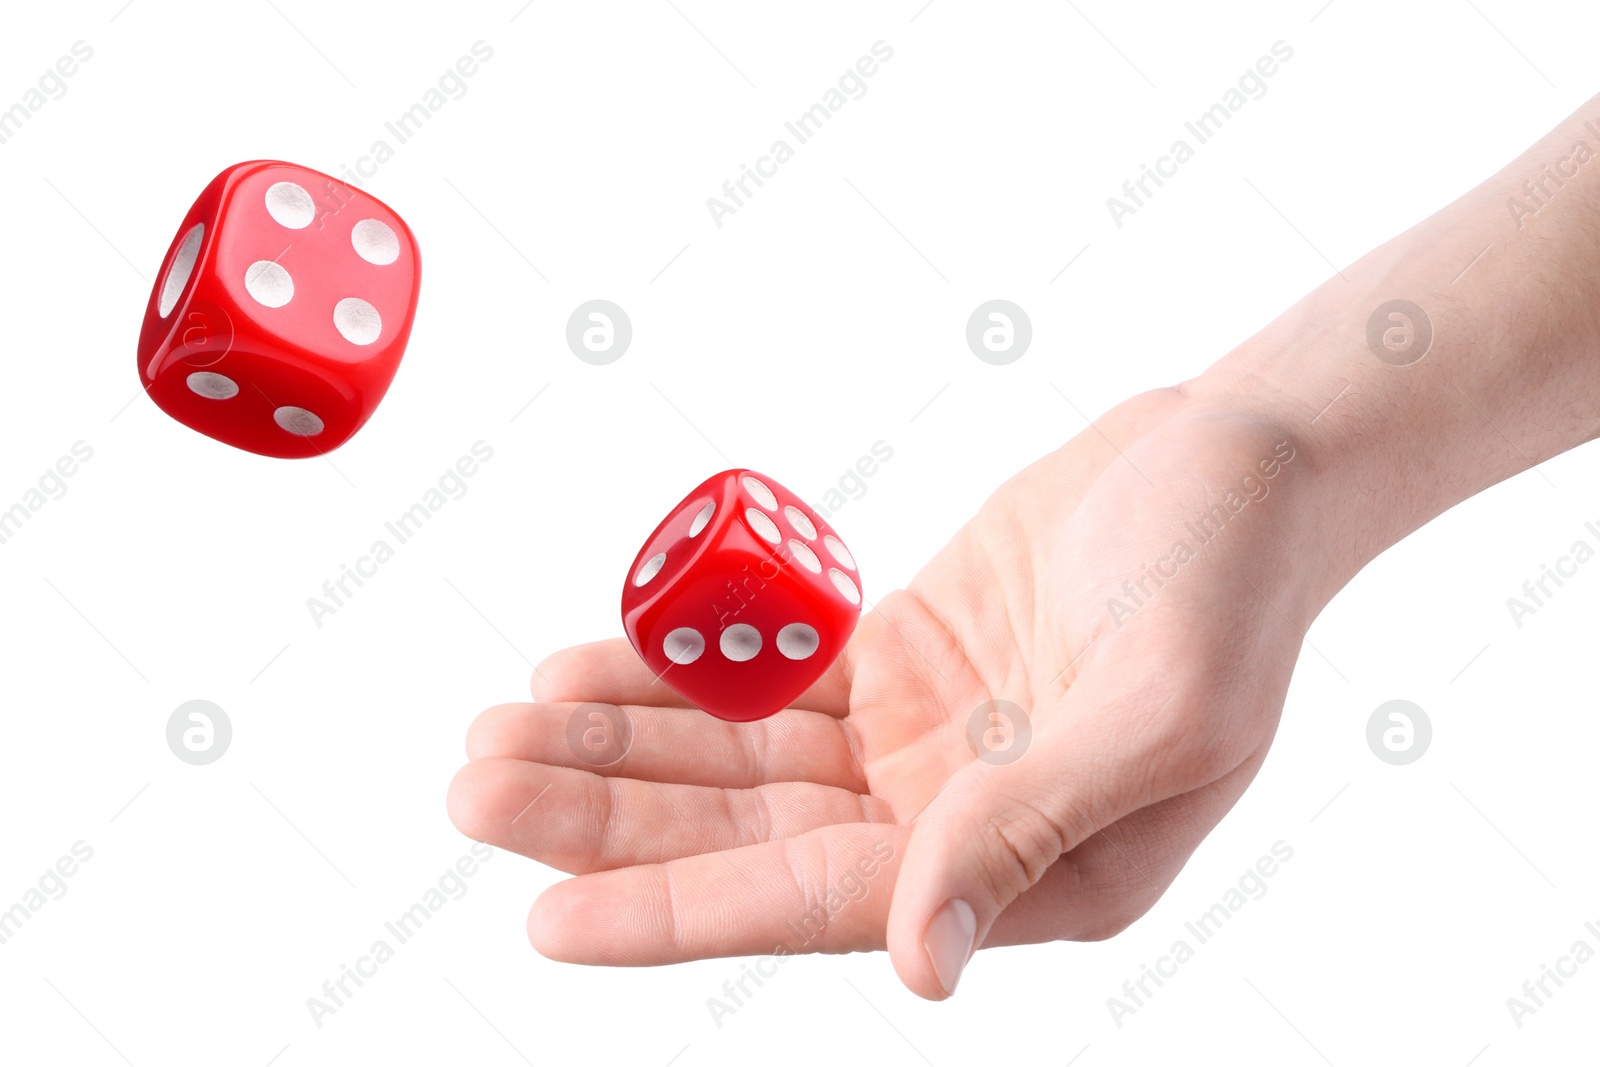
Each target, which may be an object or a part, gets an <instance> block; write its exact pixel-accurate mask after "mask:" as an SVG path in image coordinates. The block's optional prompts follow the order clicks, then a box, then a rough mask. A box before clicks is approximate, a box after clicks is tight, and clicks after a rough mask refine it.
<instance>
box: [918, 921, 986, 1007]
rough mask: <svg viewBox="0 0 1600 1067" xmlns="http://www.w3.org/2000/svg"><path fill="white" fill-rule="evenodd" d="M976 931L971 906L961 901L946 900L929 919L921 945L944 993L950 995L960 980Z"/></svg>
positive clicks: (975, 922) (970, 952)
mask: <svg viewBox="0 0 1600 1067" xmlns="http://www.w3.org/2000/svg"><path fill="white" fill-rule="evenodd" d="M977 932H978V919H977V916H975V915H973V914H972V905H970V904H968V903H967V902H966V901H964V900H947V901H945V902H944V906H943V907H942V908H940V909H939V910H938V911H936V912H934V913H933V918H932V919H929V920H928V929H927V932H925V933H924V934H923V935H922V948H923V950H924V951H925V952H927V954H928V962H929V963H932V964H933V973H934V974H936V975H938V976H939V984H940V985H942V986H944V991H945V993H946V995H949V994H953V993H954V992H955V991H956V983H957V982H959V981H961V971H962V969H963V968H964V967H966V965H967V958H968V957H970V956H971V955H972V938H973V936H974V935H975V934H976V933H977Z"/></svg>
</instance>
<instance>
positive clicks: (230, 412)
mask: <svg viewBox="0 0 1600 1067" xmlns="http://www.w3.org/2000/svg"><path fill="white" fill-rule="evenodd" d="M420 281H421V265H420V263H419V260H418V258H417V242H416V238H415V237H413V236H412V234H411V230H410V228H409V227H407V226H406V224H405V223H404V222H403V221H402V220H401V218H400V216H399V215H396V214H395V213H394V212H393V211H391V210H390V209H389V208H388V207H386V206H384V205H383V204H382V203H379V202H378V201H377V200H375V199H373V198H372V197H371V196H369V195H367V194H366V193H364V192H361V191H360V190H358V189H353V188H351V187H350V186H349V185H347V184H345V183H344V182H341V181H339V180H338V179H336V178H331V177H329V176H328V175H326V174H320V173H318V172H317V171H314V170H310V169H308V168H306V167H299V166H295V165H294V164H291V163H279V162H274V161H271V160H256V161H254V162H250V163H239V164H237V165H235V166H232V167H229V168H228V169H227V170H225V171H223V172H222V173H221V174H219V175H217V176H216V178H214V179H213V180H212V182H211V184H210V185H208V186H206V188H205V191H204V192H202V193H201V194H200V197H199V199H197V200H196V201H195V202H194V206H193V207H191V208H190V209H189V214H188V215H187V216H186V217H185V218H184V220H183V223H182V224H181V225H180V226H179V227H178V232H177V235H176V236H175V237H174V238H173V240H172V247H171V248H170V249H168V251H167V257H166V259H165V261H164V262H163V263H162V267H161V272H160V273H159V274H158V275H157V276H156V283H155V287H154V288H153V290H152V291H151V293H150V303H149V306H148V307H147V308H146V310H145V316H144V328H143V329H142V330H141V331H140V334H139V354H138V359H139V378H140V382H141V384H142V385H143V386H144V388H145V390H146V391H147V392H148V393H149V394H150V397H151V399H152V400H154V401H155V402H156V403H157V404H158V405H159V406H160V407H161V409H162V410H163V411H165V412H166V413H167V414H169V415H171V416H172V417H173V418H174V419H176V420H178V421H179V422H181V423H184V424H185V425H187V426H189V427H191V428H193V429H196V430H198V431H200V432H201V433H203V434H207V435H209V436H211V437H214V438H216V439H217V440H219V441H223V442H225V443H227V444H230V445H233V446H234V447H236V448H242V449H245V450H246V451H249V452H259V453H261V454H262V455H267V456H281V457H300V456H315V455H321V454H323V453H325V452H329V451H331V450H332V449H335V448H338V447H339V446H340V445H342V444H344V443H345V442H346V441H348V440H349V439H350V438H351V436H352V435H354V434H355V432H356V431H357V430H359V429H361V427H362V425H363V424H364V423H365V422H366V421H367V419H368V418H369V417H371V415H372V413H373V411H374V410H375V409H376V408H377V406H378V402H379V401H381V400H382V399H383V394H384V393H385V392H386V391H387V390H388V388H389V383H390V382H391V381H392V380H393V379H394V374H395V371H396V369H398V367H399V366H400V357H401V355H402V354H404V352H405V348H406V341H407V339H408V338H409V337H410V336H411V322H412V318H413V316H414V314H415V312H416V306H417V288H418V285H419V283H420Z"/></svg>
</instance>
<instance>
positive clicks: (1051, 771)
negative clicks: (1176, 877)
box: [888, 676, 1212, 1000]
mask: <svg viewBox="0 0 1600 1067" xmlns="http://www.w3.org/2000/svg"><path fill="white" fill-rule="evenodd" d="M1093 688H1094V683H1093V682H1092V681H1091V680H1090V679H1089V678H1087V677H1082V676H1080V678H1079V679H1078V680H1077V681H1075V683H1074V686H1073V688H1072V689H1071V690H1069V691H1068V693H1067V694H1066V695H1065V696H1063V697H1060V698H1058V699H1057V700H1056V701H1055V702H1053V704H1051V705H1046V706H1043V707H1040V708H1038V709H1036V710H1034V711H1032V712H1029V711H1026V710H1024V709H1022V708H1020V707H1018V706H1017V705H1015V704H1009V703H1007V702H1004V701H996V702H994V703H991V704H987V705H984V706H983V707H981V708H979V709H977V710H975V711H974V713H973V718H974V722H973V725H972V730H971V733H972V734H973V735H975V736H973V738H972V741H973V747H974V753H975V758H974V760H973V761H972V762H971V763H969V764H967V765H966V766H964V767H962V768H961V770H959V771H957V772H956V773H955V774H953V775H952V776H951V778H950V780H949V782H948V783H947V784H946V786H945V788H944V789H943V791H941V792H940V793H939V795H938V796H936V797H935V798H934V800H933V801H932V802H931V803H930V804H929V805H928V806H927V807H926V808H925V809H924V810H923V811H922V812H921V814H919V815H918V816H917V817H916V819H915V820H914V824H913V827H912V832H911V838H910V840H909V842H907V844H906V848H905V852H904V859H903V861H902V864H901V868H900V873H899V875H898V877H897V878H896V880H895V888H894V898H893V901H892V903H891V905H890V909H889V923H888V943H889V953H890V956H891V958H892V960H893V962H894V967H895V971H896V972H897V973H898V974H899V975H900V980H901V981H902V982H904V983H905V984H906V986H907V988H909V989H910V990H911V991H912V992H914V993H916V994H917V995H919V996H922V997H927V998H928V999H930V1000H943V999H944V998H945V997H948V996H950V995H951V994H952V993H954V992H955V989H956V983H957V981H958V980H959V979H960V977H961V972H962V970H963V969H964V968H965V967H966V965H967V961H968V960H969V959H970V958H971V955H972V953H973V951H974V950H975V949H976V948H977V947H978V946H979V945H982V944H983V941H984V937H985V935H987V933H988V931H989V928H990V927H991V926H993V925H994V922H995V920H996V919H997V918H999V916H1000V913H1001V912H1002V911H1004V910H1005V908H1006V907H1007V906H1009V905H1010V904H1011V903H1012V901H1014V900H1016V899H1017V897H1019V896H1021V895H1022V893H1023V892H1024V891H1025V890H1027V889H1028V888H1029V887H1030V886H1032V885H1033V884H1034V883H1036V882H1038V881H1039V879H1040V878H1042V877H1043V876H1044V874H1045V872H1046V871H1047V870H1049V868H1050V866H1051V865H1052V864H1053V863H1055V861H1056V860H1058V859H1060V858H1061V856H1062V855H1063V854H1065V853H1067V852H1069V851H1071V850H1072V849H1074V848H1076V847H1077V846H1078V845H1079V844H1081V843H1082V842H1083V841H1084V840H1086V839H1087V838H1088V837H1089V836H1090V835H1091V834H1093V833H1095V832H1096V831H1098V830H1099V829H1100V828H1102V827H1104V826H1108V825H1110V824H1111V823H1113V822H1115V821H1116V820H1118V819H1120V818H1122V817H1123V816H1124V815H1127V814H1128V813H1130V812H1132V811H1135V810H1137V809H1139V808H1142V807H1145V806H1146V805H1149V804H1153V803H1155V802H1157V801H1159V800H1163V799H1165V798H1166V797H1168V796H1173V795H1176V794H1178V793H1183V792H1187V791H1189V790H1190V789H1192V788H1198V787H1199V786H1200V785H1202V784H1204V782H1203V781H1200V780H1197V779H1202V778H1204V776H1205V774H1207V773H1209V771H1210V770H1211V768H1210V767H1209V766H1208V764H1210V763H1211V762H1212V761H1211V759H1209V758H1207V757H1206V755H1205V753H1204V751H1203V747H1202V746H1200V745H1198V744H1196V743H1194V742H1193V741H1190V742H1188V743H1185V742H1184V741H1182V740H1181V738H1180V735H1182V734H1184V733H1188V735H1189V736H1190V737H1193V736H1194V734H1195V733H1197V732H1198V731H1193V732H1191V731H1185V730H1184V729H1183V727H1182V723H1181V721H1180V720H1181V718H1182V716H1181V715H1177V714H1174V713H1173V709H1174V707H1175V705H1173V704H1172V702H1171V701H1170V699H1169V698H1168V697H1167V696H1166V695H1164V694H1160V693H1154V692H1148V691H1146V692H1142V693H1129V692H1128V691H1127V688H1126V686H1125V684H1124V685H1120V686H1116V687H1115V688H1116V689H1118V690H1120V692H1114V693H1103V694H1097V693H1094V692H1093ZM994 715H998V716H1000V718H999V719H992V718H991V717H992V716H994ZM1008 720H1009V721H1008ZM991 725H992V728H993V729H994V730H997V731H999V733H1000V735H1001V736H1000V738H999V740H1001V741H1003V742H1007V743H1006V744H1004V745H1001V746H998V747H986V746H985V745H984V743H983V739H982V735H983V733H984V732H985V731H986V730H988V729H990V728H991ZM1008 728H1009V732H1008ZM990 740H991V741H993V740H994V738H993V737H991V738H990ZM1185 749H1187V750H1189V751H1188V752H1184V750H1185Z"/></svg>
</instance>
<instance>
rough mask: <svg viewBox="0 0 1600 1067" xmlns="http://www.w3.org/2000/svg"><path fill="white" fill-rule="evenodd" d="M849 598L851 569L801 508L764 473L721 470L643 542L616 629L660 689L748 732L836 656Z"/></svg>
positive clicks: (827, 532) (853, 595) (856, 600)
mask: <svg viewBox="0 0 1600 1067" xmlns="http://www.w3.org/2000/svg"><path fill="white" fill-rule="evenodd" d="M750 479H754V480H755V482H756V483H757V484H758V485H763V486H765V487H766V490H767V491H768V493H769V494H770V495H768V496H766V497H765V498H763V494H762V492H761V491H760V490H758V489H755V488H754V487H753V486H752V485H751V483H750ZM768 500H771V501H772V503H773V505H775V506H769V505H768V503H767V501H768ZM707 505H712V506H713V511H712V514H711V516H710V518H709V520H708V521H706V522H705V523H704V526H703V528H701V529H699V530H698V531H697V532H696V531H695V526H696V519H697V517H698V516H700V515H701V513H702V512H703V511H704V509H705V508H706V506H707ZM789 509H793V511H792V512H791V511H790V510H789ZM795 516H798V517H795ZM808 531H809V532H808ZM774 536H775V537H776V541H774V540H773V538H774ZM830 539H831V542H832V543H831V544H830ZM833 546H837V547H833ZM657 557H663V558H662V559H660V560H659V566H658V564H657V563H656V562H654V561H656V560H657ZM641 579H643V580H642V581H641ZM860 589H861V579H860V575H859V574H858V573H857V571H856V561H855V560H854V559H853V558H851V556H850V554H849V551H848V549H846V548H844V546H843V543H842V542H841V541H839V539H838V534H837V533H835V532H834V530H833V528H832V527H831V526H829V525H828V524H827V523H826V522H825V521H823V520H822V519H821V518H820V517H819V516H818V515H817V514H816V512H815V511H813V510H812V508H811V507H810V506H809V505H808V504H806V503H805V502H804V501H803V500H801V499H800V498H799V497H797V496H796V495H795V494H793V493H791V492H790V491H789V490H787V489H785V488H784V487H783V486H781V485H779V484H778V483H777V482H775V481H773V480H772V479H771V478H768V477H767V476H766V475H764V474H757V473H756V472H755V471H749V470H742V469H741V470H730V471H723V472H722V473H720V474H715V475H713V476H712V477H710V478H708V479H706V480H705V481H704V482H702V483H701V484H700V486H699V487H698V488H696V489H695V490H694V492H692V493H690V494H689V495H688V496H686V497H684V498H683V500H682V502H681V503H679V504H678V506H677V507H676V508H674V509H673V510H672V513H671V514H669V515H668V516H667V517H666V519H664V520H663V521H662V522H661V524H660V525H659V526H657V527H656V529H655V532H653V533H652V534H651V535H650V536H649V538H648V539H646V541H645V543H644V547H643V548H641V549H640V550H639V554H638V556H637V557H636V558H635V559H634V561H633V566H632V567H631V568H630V569H629V571H628V577H627V579H626V581H625V582H624V585H623V590H622V625H623V628H624V630H626V631H627V634H628V640H630V641H631V642H633V647H634V648H635V649H636V650H637V651H638V653H639V655H640V657H641V658H643V659H644V661H645V663H646V664H647V665H648V666H649V667H650V669H651V670H652V671H654V672H655V673H656V675H657V676H658V677H659V678H660V679H661V680H662V681H663V682H665V683H666V684H667V685H669V686H671V687H672V688H673V689H674V690H676V691H677V692H678V693H679V694H681V695H682V696H683V697H685V698H686V699H687V700H689V701H690V702H692V703H693V704H695V705H696V706H698V707H700V708H702V709H704V710H705V711H707V712H709V713H711V714H712V715H715V716H716V717H717V718H719V719H728V720H731V721H735V722H749V721H751V720H754V719H763V718H766V717H767V716H768V715H772V714H774V713H775V712H778V711H781V710H782V709H783V708H785V707H788V706H789V704H790V703H791V702H792V701H793V700H794V699H795V698H796V697H797V696H799V695H800V694H801V693H802V692H804V691H805V690H806V689H807V688H808V687H809V686H810V685H811V684H812V683H813V682H815V681H816V680H817V679H818V678H819V677H821V675H822V673H823V672H824V671H825V670H827V668H828V666H829V665H830V664H831V663H832V662H833V661H834V660H835V659H836V658H837V657H838V655H839V653H840V652H841V651H842V650H843V649H844V646H845V643H846V642H847V641H848V640H849V639H850V634H851V632H852V631H854V629H855V626H856V621H857V620H858V619H859V618H860V615H861V593H860ZM808 630H809V631H810V632H811V633H810V635H809V636H808V634H807V631H808ZM752 633H753V635H754V636H753V637H752ZM696 639H698V648H699V651H698V652H696V651H695V649H696V647H697V646H696Z"/></svg>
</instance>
